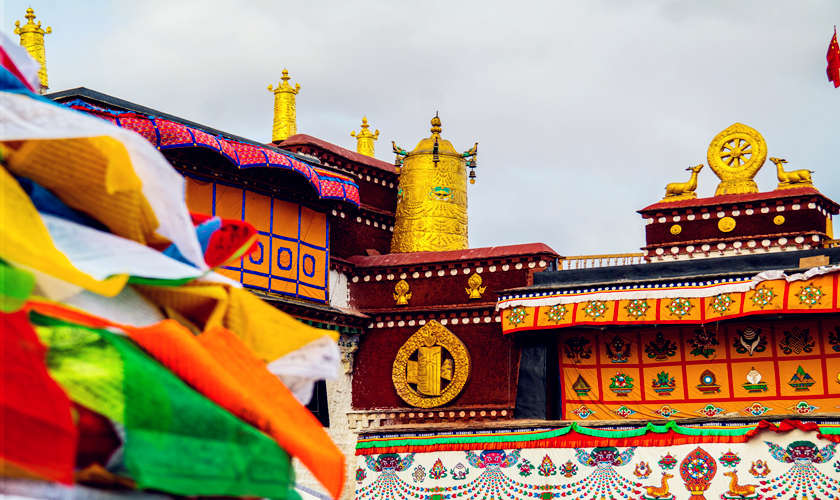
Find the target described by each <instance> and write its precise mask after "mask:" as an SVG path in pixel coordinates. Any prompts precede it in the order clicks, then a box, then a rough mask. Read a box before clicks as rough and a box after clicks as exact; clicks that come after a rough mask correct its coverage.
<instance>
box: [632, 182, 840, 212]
mask: <svg viewBox="0 0 840 500" xmlns="http://www.w3.org/2000/svg"><path fill="white" fill-rule="evenodd" d="M797 196H819V197H820V198H823V200H825V202H826V205H827V206H826V208H828V209H829V211H831V213H832V214H836V213H838V211H840V205H838V204H837V203H835V202H834V201H832V200H830V199H829V198H827V197H826V196H825V195H824V194H822V193H821V192H820V191H819V190H817V189H816V188H814V187H801V188H791V189H777V190H775V191H766V192H763V193H747V194H724V195H720V196H710V197H707V198H694V199H690V200H680V201H667V202H663V201H659V202H656V203H654V204H653V205H648V206H646V207H645V208H642V209H641V210H638V212H639V213H640V214H644V213H647V212H654V211H668V210H673V209H681V208H694V207H697V208H700V207H709V206H721V205H734V204H740V203H755V202H760V201H771V200H778V199H785V198H793V197H797Z"/></svg>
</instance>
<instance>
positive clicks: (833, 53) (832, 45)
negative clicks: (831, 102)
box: [825, 26, 840, 88]
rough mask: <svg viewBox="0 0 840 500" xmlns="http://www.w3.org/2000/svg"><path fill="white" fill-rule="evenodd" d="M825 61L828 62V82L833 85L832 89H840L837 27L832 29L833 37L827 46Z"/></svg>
mask: <svg viewBox="0 0 840 500" xmlns="http://www.w3.org/2000/svg"><path fill="white" fill-rule="evenodd" d="M825 59H826V60H827V61H828V68H826V73H827V74H828V81H830V82H832V83H833V84H834V88H837V87H840V45H838V44H837V26H835V27H834V36H833V37H831V42H829V44H828V52H827V53H826V54H825Z"/></svg>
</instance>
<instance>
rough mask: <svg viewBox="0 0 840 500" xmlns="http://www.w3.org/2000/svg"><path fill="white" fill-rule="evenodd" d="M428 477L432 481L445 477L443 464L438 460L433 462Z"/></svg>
mask: <svg viewBox="0 0 840 500" xmlns="http://www.w3.org/2000/svg"><path fill="white" fill-rule="evenodd" d="M429 477H430V478H432V479H442V478H444V477H446V467H444V466H443V462H441V460H440V459H439V458H438V459H437V460H435V463H434V464H433V465H432V468H431V469H429Z"/></svg>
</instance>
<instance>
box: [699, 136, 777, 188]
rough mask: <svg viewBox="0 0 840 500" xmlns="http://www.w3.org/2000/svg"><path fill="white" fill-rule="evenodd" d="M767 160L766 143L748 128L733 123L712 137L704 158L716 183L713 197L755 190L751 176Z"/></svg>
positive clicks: (755, 186)
mask: <svg viewBox="0 0 840 500" xmlns="http://www.w3.org/2000/svg"><path fill="white" fill-rule="evenodd" d="M765 159H767V143H766V142H764V137H762V136H761V134H759V133H758V131H757V130H755V129H754V128H752V127H748V126H747V125H744V124H743V123H733V124H732V125H730V126H729V127H727V128H726V129H725V130H723V131H722V132H721V133H719V134H718V135H716V136H715V138H714V139H712V142H711V144H709V149H708V150H707V152H706V160H708V162H709V167H711V169H712V171H714V173H715V175H717V176H718V177H720V181H721V182H720V184H718V187H717V189H716V190H715V196H718V195H722V194H743V193H757V192H758V186H757V185H756V183H755V181H753V177H755V174H756V173H758V170H759V169H760V168H761V166H762V165H764V160H765Z"/></svg>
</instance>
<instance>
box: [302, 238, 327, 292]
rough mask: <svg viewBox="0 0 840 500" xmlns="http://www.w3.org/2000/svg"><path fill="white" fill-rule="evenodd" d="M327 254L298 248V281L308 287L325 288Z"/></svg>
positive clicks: (305, 247) (304, 247) (321, 251)
mask: <svg viewBox="0 0 840 500" xmlns="http://www.w3.org/2000/svg"><path fill="white" fill-rule="evenodd" d="M326 269H327V252H326V251H324V250H315V249H313V248H309V247H307V246H305V245H301V246H300V281H301V283H306V284H309V285H315V286H320V287H325V286H326V285H327V283H326V279H327V275H326V272H327V271H326Z"/></svg>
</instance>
